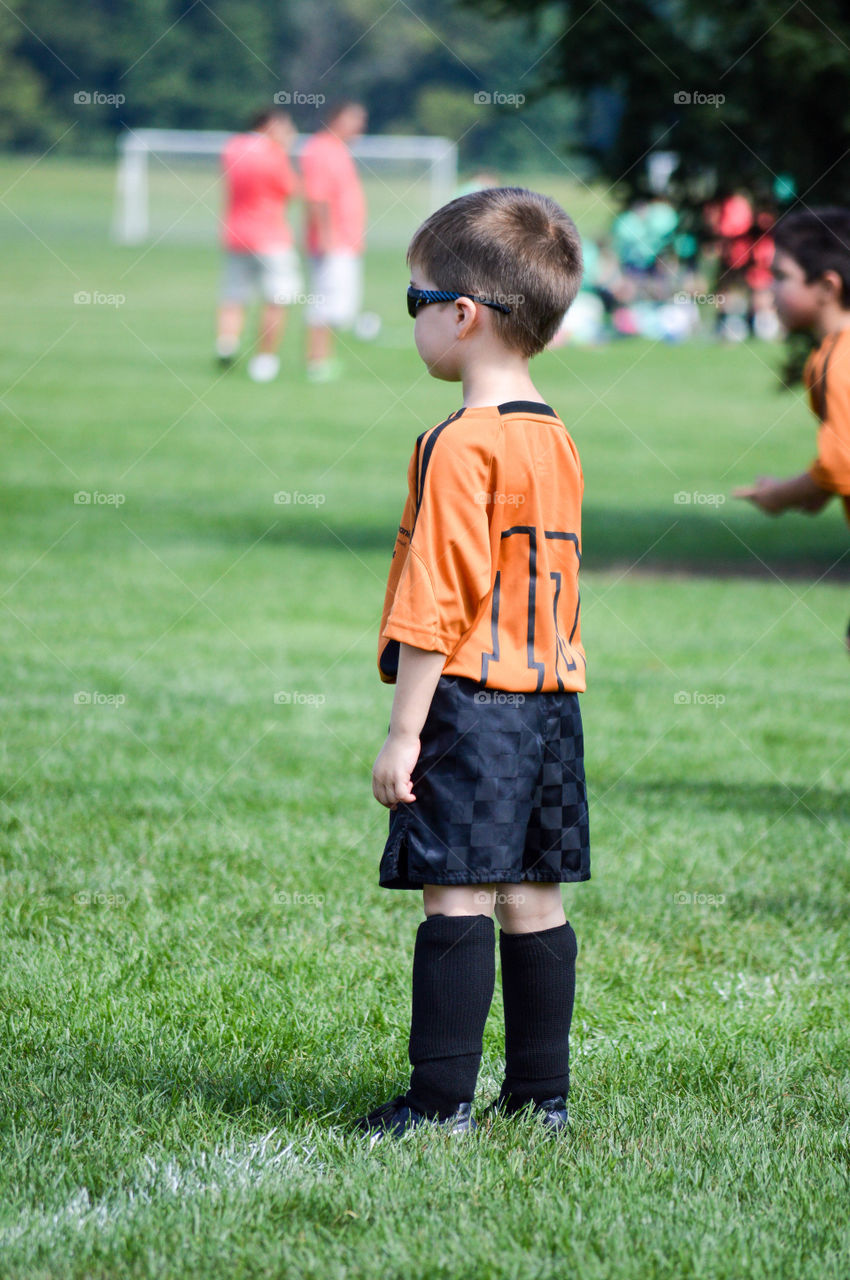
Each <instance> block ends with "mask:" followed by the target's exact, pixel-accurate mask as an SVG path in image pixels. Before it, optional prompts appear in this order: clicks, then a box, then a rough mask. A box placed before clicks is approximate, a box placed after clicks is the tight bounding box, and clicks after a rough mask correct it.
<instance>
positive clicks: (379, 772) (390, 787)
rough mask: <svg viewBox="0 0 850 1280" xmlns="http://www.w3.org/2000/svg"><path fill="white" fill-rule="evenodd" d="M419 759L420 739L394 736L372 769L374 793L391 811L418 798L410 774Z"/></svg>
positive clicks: (380, 753) (383, 747) (379, 754)
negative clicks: (400, 803) (400, 804)
mask: <svg viewBox="0 0 850 1280" xmlns="http://www.w3.org/2000/svg"><path fill="white" fill-rule="evenodd" d="M418 759H419V739H418V738H405V737H402V736H401V735H399V734H395V735H394V734H392V733H391V734H390V735H389V736H388V737H387V740H386V742H385V743H384V745H383V746H382V747H381V750H380V751H379V752H378V758H377V760H376V761H375V763H374V765H373V766H372V794H373V795H374V797H375V799H376V800H378V801H380V803H381V804H383V805H386V807H387V808H388V809H396V808H397V807H398V804H399V802H400V801H401V802H402V803H403V804H410V803H411V802H412V801H414V800H415V799H416V796H415V795H414V794H413V785H412V783H411V781H410V775H411V774H412V773H413V770H414V768H415V766H416V761H417V760H418Z"/></svg>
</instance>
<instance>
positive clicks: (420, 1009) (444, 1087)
mask: <svg viewBox="0 0 850 1280" xmlns="http://www.w3.org/2000/svg"><path fill="white" fill-rule="evenodd" d="M495 984H496V935H495V928H494V925H493V918H492V916H484V915H474V916H444V915H432V916H429V917H428V919H427V920H423V921H422V923H421V924H420V926H419V928H418V930H417V933H416V945H415V948H414V953H413V1000H412V1018H411V1024H410V1043H409V1056H410V1063H411V1066H412V1067H413V1073H412V1075H411V1077H410V1088H409V1089H408V1091H407V1093H406V1095H405V1097H406V1100H407V1101H408V1103H409V1104H410V1105H411V1106H415V1107H416V1108H417V1110H419V1111H424V1112H425V1113H426V1114H427V1115H432V1116H433V1115H437V1116H439V1117H440V1118H444V1117H445V1116H448V1115H451V1113H452V1112H453V1111H455V1110H456V1109H457V1105H458V1103H459V1102H471V1101H472V1098H473V1095H474V1094H475V1082H476V1080H477V1078H478V1068H479V1066H480V1065H481V1047H482V1039H483V1036H484V1024H485V1022H486V1021H487V1013H488V1011H489V1008H490V1004H491V1002H492V999H493V990H494V987H495Z"/></svg>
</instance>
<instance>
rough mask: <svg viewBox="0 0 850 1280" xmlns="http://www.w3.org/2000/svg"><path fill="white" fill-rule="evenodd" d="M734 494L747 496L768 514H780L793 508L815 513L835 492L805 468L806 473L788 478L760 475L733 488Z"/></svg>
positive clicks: (738, 496)
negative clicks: (753, 480) (821, 485)
mask: <svg viewBox="0 0 850 1280" xmlns="http://www.w3.org/2000/svg"><path fill="white" fill-rule="evenodd" d="M732 496H733V497H734V498H746V499H747V500H748V501H749V502H752V503H753V505H754V506H756V507H760V508H761V510H762V511H764V512H766V513H767V515H769V516H778V515H780V514H781V513H782V512H783V511H790V510H797V511H805V512H807V513H808V514H809V515H815V514H816V513H817V512H818V511H820V510H821V508H822V507H824V506H826V504H827V502H829V500H830V498H832V497H834V496H835V495H834V494H832V493H830V492H829V490H827V489H822V488H821V487H820V485H819V484H815V482H814V480H813V479H812V477H811V475H810V474H809V472H808V471H804V472H803V473H802V475H799V476H791V477H789V479H787V480H776V479H774V478H773V477H772V476H759V477H758V479H757V480H756V482H755V484H751V485H742V486H741V487H740V488H738V489H733V490H732Z"/></svg>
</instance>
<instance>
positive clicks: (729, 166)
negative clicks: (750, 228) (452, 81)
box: [465, 0, 850, 207]
mask: <svg viewBox="0 0 850 1280" xmlns="http://www.w3.org/2000/svg"><path fill="white" fill-rule="evenodd" d="M465 2H466V3H467V4H468V6H469V8H470V9H471V10H473V11H474V12H476V13H479V14H481V13H484V14H487V15H488V16H491V17H493V18H494V19H496V20H512V19H514V18H515V17H516V16H517V15H518V14H522V15H523V16H525V17H526V18H527V19H528V20H529V23H530V26H531V29H532V30H534V29H539V30H541V31H542V30H543V28H544V27H545V28H546V29H547V30H548V31H551V30H552V29H553V24H554V29H555V30H557V31H559V32H560V33H561V36H562V38H561V39H560V40H559V41H558V42H557V43H555V44H553V45H552V47H551V49H550V50H549V52H548V53H547V55H546V56H545V57H544V58H543V59H542V60H541V62H540V64H539V66H538V68H537V84H538V91H539V92H540V93H541V94H544V95H545V94H546V93H548V92H551V91H552V90H554V89H560V88H561V87H562V86H563V85H565V84H569V86H570V90H571V91H572V93H574V94H575V96H576V99H577V101H578V103H579V104H580V105H579V111H578V116H577V136H578V138H579V140H580V146H581V147H582V150H583V151H584V153H585V154H586V155H588V156H590V157H593V158H594V159H595V161H596V163H597V165H598V168H599V170H600V172H601V173H602V174H603V175H604V176H605V177H606V178H607V180H608V181H609V182H611V183H612V184H617V185H618V186H619V188H620V191H621V194H622V195H624V196H625V197H633V196H641V195H645V194H647V185H648V171H647V166H646V163H645V157H646V156H647V154H648V153H649V152H651V151H653V150H661V149H663V150H669V151H672V152H675V154H676V156H677V157H678V168H677V170H676V172H675V174H674V175H673V192H674V194H675V196H676V198H677V203H679V204H680V205H683V206H686V207H687V206H688V205H689V204H690V205H696V204H697V203H699V202H700V201H701V200H703V199H704V198H706V197H707V196H710V195H723V194H725V193H726V192H731V191H734V190H735V189H744V190H745V191H747V192H748V193H749V194H751V195H753V196H755V197H756V199H757V200H758V199H759V198H764V199H765V200H766V201H767V202H770V201H771V199H773V200H775V201H776V202H777V203H779V204H780V205H782V204H783V203H785V204H787V203H789V202H790V201H791V200H792V199H793V198H794V197H795V196H796V197H797V198H799V199H800V200H804V201H805V203H806V204H807V205H810V206H811V205H812V204H824V203H839V204H847V203H850V163H848V155H850V5H848V4H847V3H846V0H817V3H814V2H813V3H811V4H809V3H806V0H630V3H629V4H628V5H625V6H623V5H610V6H609V4H607V3H605V2H604V0H601V2H600V0H597V3H593V2H592V0H576V2H572V0H465Z"/></svg>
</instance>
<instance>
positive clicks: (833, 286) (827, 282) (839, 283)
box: [818, 271, 844, 303]
mask: <svg viewBox="0 0 850 1280" xmlns="http://www.w3.org/2000/svg"><path fill="white" fill-rule="evenodd" d="M818 283H819V284H821V285H823V286H824V289H825V290H828V291H829V293H830V295H831V296H832V297H833V298H834V299H835V301H836V302H839V303H840V302H841V297H842V294H843V293H844V281H843V280H842V279H841V276H840V275H839V273H838V272H837V271H824V272H823V274H822V275H821V277H820V279H819V281H818Z"/></svg>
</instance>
